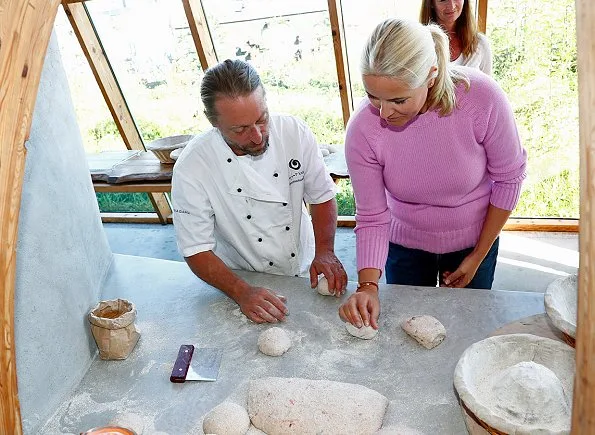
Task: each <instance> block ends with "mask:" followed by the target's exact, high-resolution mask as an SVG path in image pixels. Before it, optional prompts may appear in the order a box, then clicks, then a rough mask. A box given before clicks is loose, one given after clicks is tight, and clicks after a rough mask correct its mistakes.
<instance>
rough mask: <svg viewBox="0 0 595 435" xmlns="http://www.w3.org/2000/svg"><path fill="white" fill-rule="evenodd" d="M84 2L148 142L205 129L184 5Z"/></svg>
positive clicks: (166, 0) (142, 0)
mask: <svg viewBox="0 0 595 435" xmlns="http://www.w3.org/2000/svg"><path fill="white" fill-rule="evenodd" d="M85 4H86V6H87V8H88V10H89V13H90V16H91V18H92V20H93V24H94V26H95V28H96V29H97V33H98V34H99V37H100V39H101V43H102V44H103V47H104V49H105V52H106V54H107V57H108V59H109V61H110V63H111V65H112V68H113V70H114V72H115V74H116V77H117V79H118V83H119V85H120V88H121V89H122V92H123V93H124V97H125V98H126V102H127V104H128V106H129V108H130V111H131V113H132V116H133V117H134V120H135V122H136V124H137V126H138V129H139V131H140V133H141V135H142V137H143V139H144V140H145V142H147V141H150V140H153V139H156V138H160V137H165V136H170V135H175V134H188V133H190V134H195V133H198V132H200V131H202V130H204V129H206V128H207V127H208V126H209V124H208V122H207V121H206V119H205V118H204V116H203V115H202V107H201V105H200V89H199V87H200V80H201V78H202V70H201V68H200V63H199V61H198V56H197V54H196V49H195V47H194V43H193V40H192V36H191V34H190V30H189V27H188V22H187V20H186V15H185V14H184V9H183V6H182V2H181V1H171V0H152V1H147V0H102V1H95V2H86V3H85Z"/></svg>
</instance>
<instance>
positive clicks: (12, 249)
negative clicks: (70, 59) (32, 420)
mask: <svg viewBox="0 0 595 435" xmlns="http://www.w3.org/2000/svg"><path fill="white" fill-rule="evenodd" d="M59 3H60V2H59V0H27V1H8V2H6V1H5V2H3V3H2V6H1V7H0V433H1V434H11V435H12V434H16V435H20V434H22V431H23V429H22V427H21V412H20V407H19V396H18V390H17V374H16V364H15V348H14V286H15V276H16V245H17V236H18V219H19V210H20V207H21V189H22V186H23V171H24V169H25V156H26V150H25V141H26V140H27V139H29V132H30V129H31V118H32V115H33V108H34V106H35V99H36V97H37V88H38V86H39V79H40V77H41V70H42V67H43V61H44V59H45V53H46V50H47V47H48V43H49V40H50V34H51V32H52V27H53V25H54V20H55V18H56V11H57V10H58V5H59Z"/></svg>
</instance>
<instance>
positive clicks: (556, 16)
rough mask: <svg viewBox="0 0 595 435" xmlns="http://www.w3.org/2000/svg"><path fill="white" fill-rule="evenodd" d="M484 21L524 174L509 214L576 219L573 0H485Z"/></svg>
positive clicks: (576, 118)
mask: <svg viewBox="0 0 595 435" xmlns="http://www.w3.org/2000/svg"><path fill="white" fill-rule="evenodd" d="M488 25H489V27H488V37H489V39H490V42H491V46H492V51H493V61H494V62H493V63H494V68H493V69H494V78H495V79H496V80H497V81H498V83H499V84H500V86H502V88H503V89H504V91H505V92H506V93H507V95H508V97H509V100H510V102H511V105H512V107H513V110H514V113H515V119H516V121H517V125H518V128H519V134H520V136H521V140H522V143H523V145H524V146H525V148H526V149H527V152H528V167H527V170H528V173H529V179H528V181H527V183H526V184H527V185H526V186H525V189H524V192H523V194H522V196H521V200H520V202H519V205H518V206H517V208H516V210H515V211H514V212H513V213H514V215H515V216H531V217H539V216H561V217H562V216H563V217H578V210H579V197H578V155H579V153H578V104H577V101H578V95H577V67H576V59H577V57H576V56H577V55H576V35H575V15H574V1H573V0H559V1H556V2H550V3H548V7H544V6H543V4H542V3H541V2H532V1H528V0H523V1H518V0H490V10H489V13H488Z"/></svg>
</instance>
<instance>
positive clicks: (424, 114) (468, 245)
mask: <svg viewBox="0 0 595 435" xmlns="http://www.w3.org/2000/svg"><path fill="white" fill-rule="evenodd" d="M448 57H449V49H448V38H447V36H446V35H445V34H444V32H443V31H442V29H441V28H440V27H439V26H437V25H435V24H430V25H427V26H424V25H422V24H420V23H417V22H413V21H407V20H399V19H389V20H386V21H384V22H382V23H380V24H379V25H378V26H377V27H376V29H375V30H374V31H373V33H372V35H370V37H369V39H368V41H367V43H366V46H365V48H364V52H363V55H362V60H361V73H362V81H363V84H364V88H365V90H366V93H367V95H368V98H367V99H365V100H364V101H363V102H362V104H361V105H360V107H359V108H358V109H357V110H356V111H355V113H354V114H353V115H352V116H351V119H350V120H349V124H348V125H347V133H346V138H345V156H346V159H347V165H348V168H349V174H350V177H351V182H352V185H353V192H354V195H355V203H356V216H355V219H356V227H355V234H356V253H357V269H358V281H359V284H358V289H357V291H356V293H355V294H353V295H351V296H350V297H349V299H348V300H347V301H346V302H345V303H344V304H343V305H341V307H340V308H339V315H340V317H341V318H342V319H343V320H344V321H347V322H350V323H351V324H353V325H354V326H356V327H361V326H362V325H365V326H372V327H373V328H377V327H378V324H377V319H378V315H379V312H380V302H379V299H378V280H379V279H380V276H381V273H382V269H383V268H384V269H385V271H386V282H387V283H388V284H404V285H413V286H434V287H435V286H436V285H437V284H440V285H442V286H447V287H471V288H483V289H489V288H491V286H492V282H493V279H494V270H495V268H496V259H497V256H498V236H499V234H500V231H501V230H502V228H503V226H504V224H505V223H506V220H507V219H508V217H509V216H510V213H511V210H513V209H514V207H515V206H516V204H517V201H518V199H519V196H520V192H521V184H522V182H523V180H524V178H525V165H526V160H527V155H526V152H525V150H524V149H523V147H522V146H521V143H520V140H519V136H518V132H517V128H516V123H515V120H514V116H513V112H512V109H511V107H510V104H509V103H508V100H507V97H506V95H505V94H504V92H503V91H502V89H501V88H500V87H499V86H498V84H497V83H496V82H495V81H494V80H493V79H492V78H491V77H489V76H487V75H485V74H483V73H481V72H480V71H478V70H476V69H473V68H466V67H455V66H451V64H450V62H449V58H448Z"/></svg>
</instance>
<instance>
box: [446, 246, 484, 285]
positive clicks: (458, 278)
mask: <svg viewBox="0 0 595 435" xmlns="http://www.w3.org/2000/svg"><path fill="white" fill-rule="evenodd" d="M482 261H483V257H482V256H481V255H479V254H478V253H476V252H475V251H472V252H471V253H470V254H469V255H467V256H466V257H465V258H464V259H463V261H462V262H461V264H459V267H458V268H457V270H455V271H454V272H452V273H451V272H448V271H446V272H444V273H443V274H442V280H443V282H444V285H445V286H446V287H452V288H463V287H467V286H468V285H469V283H470V282H471V280H472V279H473V277H474V276H475V273H476V272H477V269H479V266H480V265H481V262H482Z"/></svg>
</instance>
